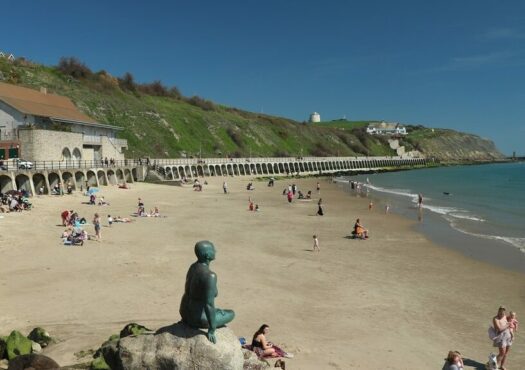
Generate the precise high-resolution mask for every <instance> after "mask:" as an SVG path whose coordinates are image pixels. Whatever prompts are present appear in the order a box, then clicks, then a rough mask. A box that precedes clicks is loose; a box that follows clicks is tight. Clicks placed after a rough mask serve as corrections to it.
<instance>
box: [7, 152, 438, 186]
mask: <svg viewBox="0 0 525 370" xmlns="http://www.w3.org/2000/svg"><path fill="white" fill-rule="evenodd" d="M82 163H83V164H84V165H83V166H80V164H82ZM95 163H98V162H79V166H78V167H75V166H76V165H73V164H71V163H69V165H70V166H69V167H67V166H66V167H64V164H63V162H47V163H46V162H42V163H35V168H36V169H32V170H7V171H5V170H0V192H2V193H5V192H6V191H9V190H26V191H28V192H30V193H31V194H39V193H40V192H41V190H42V193H43V194H49V193H50V192H51V189H52V188H53V187H54V186H55V185H57V184H59V183H60V184H62V187H63V189H64V190H65V189H66V188H67V185H68V184H71V186H72V187H73V189H76V190H80V189H81V188H85V187H86V186H87V185H89V186H96V187H99V186H103V185H116V184H121V183H132V182H135V181H144V179H145V178H146V175H147V172H148V169H149V170H150V171H155V172H156V173H157V174H158V175H159V177H160V178H162V179H164V180H167V181H174V180H181V179H183V178H197V177H204V176H285V175H290V174H297V173H299V174H303V175H308V174H312V175H318V174H330V173H336V172H359V171H372V170H381V169H387V168H399V167H407V166H423V165H426V164H428V163H429V161H428V160H426V159H425V158H401V157H304V158H242V159H241V158H205V159H149V160H147V161H145V160H134V159H128V160H124V161H118V162H117V163H116V165H115V166H109V167H101V166H99V165H97V164H95ZM57 164H58V165H59V167H58V168H56V167H54V166H55V165H57ZM60 166H62V167H60Z"/></svg>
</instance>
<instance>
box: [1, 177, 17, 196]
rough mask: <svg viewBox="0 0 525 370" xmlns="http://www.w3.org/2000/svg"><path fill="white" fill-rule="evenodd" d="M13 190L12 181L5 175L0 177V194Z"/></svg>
mask: <svg viewBox="0 0 525 370" xmlns="http://www.w3.org/2000/svg"><path fill="white" fill-rule="evenodd" d="M13 189H14V186H13V179H12V178H10V177H9V176H6V175H0V192H2V193H5V192H6V191H9V190H13Z"/></svg>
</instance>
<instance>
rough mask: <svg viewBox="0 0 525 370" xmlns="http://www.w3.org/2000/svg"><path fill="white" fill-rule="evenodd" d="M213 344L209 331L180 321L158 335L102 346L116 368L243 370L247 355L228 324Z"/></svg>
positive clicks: (122, 339)
mask: <svg viewBox="0 0 525 370" xmlns="http://www.w3.org/2000/svg"><path fill="white" fill-rule="evenodd" d="M215 334H216V338H217V343H216V344H214V343H211V342H210V341H209V340H208V338H207V336H206V332H205V331H202V330H198V329H194V328H191V327H188V326H187V325H184V324H183V323H177V324H174V325H171V326H167V327H164V328H161V329H159V330H158V331H157V332H156V333H155V334H144V335H138V336H128V337H125V338H121V339H120V340H119V341H118V342H117V341H112V342H109V343H107V344H106V345H104V346H103V347H102V348H101V351H102V354H103V356H104V360H105V362H106V363H107V364H108V365H109V367H110V368H111V369H113V370H131V369H138V368H147V369H151V370H155V369H181V370H182V369H202V370H215V369H223V370H241V369H243V363H244V357H243V353H242V351H241V346H240V343H239V340H238V339H237V337H236V336H235V335H234V333H233V332H232V331H231V330H230V329H228V328H226V327H224V328H220V329H217V331H216V332H215Z"/></svg>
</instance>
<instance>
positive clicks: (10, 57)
mask: <svg viewBox="0 0 525 370" xmlns="http://www.w3.org/2000/svg"><path fill="white" fill-rule="evenodd" d="M0 58H6V59H7V60H9V61H11V62H12V61H14V60H15V56H14V55H13V54H6V53H4V52H3V51H0Z"/></svg>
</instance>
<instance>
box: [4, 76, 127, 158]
mask: <svg viewBox="0 0 525 370" xmlns="http://www.w3.org/2000/svg"><path fill="white" fill-rule="evenodd" d="M120 130H122V128H121V127H117V126H112V125H107V124H102V123H98V122H96V121H95V120H94V119H92V118H91V117H88V116H87V115H85V114H83V113H82V112H80V111H79V110H78V109H77V107H76V106H75V105H74V104H73V102H72V101H71V100H70V99H69V98H67V97H65V96H59V95H55V94H50V93H48V92H47V90H46V89H45V88H41V89H40V91H38V90H33V89H28V88H25V87H20V86H16V85H11V84H7V83H3V82H0V159H1V158H3V159H8V158H13V157H18V158H24V159H26V160H31V161H50V160H54V161H57V160H66V161H68V160H87V161H93V160H96V161H98V160H100V159H103V158H104V157H108V158H114V159H116V160H119V159H124V152H123V150H124V149H126V148H127V141H126V140H122V139H117V137H116V133H117V132H118V131H120Z"/></svg>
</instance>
